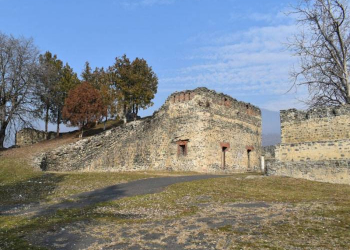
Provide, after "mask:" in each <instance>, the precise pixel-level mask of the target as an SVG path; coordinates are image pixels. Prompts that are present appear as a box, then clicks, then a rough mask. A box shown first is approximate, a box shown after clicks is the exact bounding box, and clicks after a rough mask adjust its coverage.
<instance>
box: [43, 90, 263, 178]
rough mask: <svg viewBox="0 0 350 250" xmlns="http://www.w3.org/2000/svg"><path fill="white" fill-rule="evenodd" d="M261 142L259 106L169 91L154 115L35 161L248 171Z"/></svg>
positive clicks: (53, 166)
mask: <svg viewBox="0 0 350 250" xmlns="http://www.w3.org/2000/svg"><path fill="white" fill-rule="evenodd" d="M260 147H261V112H260V110H259V109H258V108H256V107H254V106H252V105H250V104H246V103H243V102H239V101H237V100H235V99H233V98H231V97H229V96H227V95H223V94H217V93H216V92H214V91H210V90H208V89H206V88H198V89H195V90H193V91H185V92H180V93H174V94H172V95H171V96H170V97H169V98H168V99H167V101H166V102H165V104H164V105H163V106H162V107H161V108H160V110H159V111H157V112H155V114H154V115H153V116H152V117H149V118H146V119H142V120H139V121H135V122H131V123H128V124H126V125H123V126H121V127H118V128H114V129H112V130H110V131H107V132H105V133H102V134H100V135H97V136H93V137H90V138H87V139H83V140H81V141H79V142H77V143H74V144H70V145H67V146H64V147H61V148H58V149H56V150H54V151H51V152H48V153H45V154H43V155H41V156H39V157H38V158H37V160H36V164H37V165H40V166H41V168H42V169H46V170H56V171H69V170H82V171H88V170H108V171H137V170H176V171H198V172H223V171H224V172H233V171H247V170H257V169H259V165H260V161H259V157H260V153H261V151H260ZM223 148H224V149H225V153H224V154H225V166H223V164H222V157H223ZM248 152H249V157H248Z"/></svg>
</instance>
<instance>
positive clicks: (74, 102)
mask: <svg viewBox="0 0 350 250" xmlns="http://www.w3.org/2000/svg"><path fill="white" fill-rule="evenodd" d="M106 113H107V108H106V106H105V105H104V103H103V100H102V97H101V94H100V93H99V91H98V90H97V89H95V88H94V87H93V86H92V85H91V84H89V83H88V82H83V83H81V84H79V85H78V86H77V87H75V88H74V89H72V90H71V91H69V94H68V97H67V98H66V100H65V105H64V108H63V113H62V115H63V118H64V120H65V124H67V125H68V126H77V127H79V129H80V130H81V135H80V137H83V133H84V129H85V128H88V127H89V126H91V125H93V124H94V123H96V121H99V120H101V119H102V117H104V116H106V115H107V114H106Z"/></svg>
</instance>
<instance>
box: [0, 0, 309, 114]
mask: <svg viewBox="0 0 350 250" xmlns="http://www.w3.org/2000/svg"><path fill="white" fill-rule="evenodd" d="M296 1H297V0H294V1H292V0H290V1H288V0H286V1H280V0H264V1H261V0H260V1H258V0H245V1H238V0H100V1H97V0H31V1H28V0H0V8H1V15H0V32H3V33H5V34H8V35H9V34H12V35H14V36H15V37H18V36H24V37H27V38H29V37H32V38H33V39H34V43H35V44H36V45H37V47H38V48H39V50H40V52H41V53H44V52H45V51H50V52H52V53H53V54H56V55H57V56H58V58H59V59H61V60H62V61H63V62H68V63H69V65H70V66H71V67H73V69H74V70H75V72H77V73H78V75H80V73H81V71H82V69H83V67H84V63H85V62H86V61H89V62H90V65H91V66H92V67H105V68H106V67H108V66H110V65H112V64H113V62H114V60H115V57H117V56H122V55H123V54H126V55H127V56H128V57H129V58H130V59H134V58H136V57H139V58H144V59H145V60H146V61H147V62H148V64H149V65H150V66H152V68H153V70H154V72H155V73H156V74H157V76H158V78H159V84H158V92H157V94H156V97H155V99H154V100H153V101H154V106H153V107H151V108H149V109H147V110H146V111H143V112H141V115H151V114H152V113H153V111H155V110H156V109H158V108H159V107H160V106H161V105H162V104H163V103H164V101H165V100H166V98H167V97H168V96H169V95H170V94H171V93H172V92H174V91H181V90H186V89H194V88H196V87H207V88H209V89H214V90H216V91H217V92H223V93H225V94H228V95H230V96H232V97H234V98H236V99H238V100H241V101H245V102H249V103H252V104H254V105H257V106H258V107H260V108H263V109H268V110H272V111H279V110H281V109H288V108H303V104H302V102H300V99H303V98H305V97H306V92H305V90H303V89H300V88H298V89H295V88H292V90H291V91H290V92H288V90H289V89H290V88H291V86H292V81H291V79H290V74H289V72H290V71H291V69H292V67H293V66H294V67H295V66H296V65H297V58H295V57H293V56H292V53H291V52H290V51H288V49H287V45H286V44H287V42H288V40H287V39H288V37H289V38H290V37H291V36H292V35H293V34H294V33H296V32H297V31H298V27H297V26H296V24H295V20H294V19H293V18H292V17H291V16H287V15H285V13H286V12H288V10H289V9H290V7H289V6H290V4H295V3H296Z"/></svg>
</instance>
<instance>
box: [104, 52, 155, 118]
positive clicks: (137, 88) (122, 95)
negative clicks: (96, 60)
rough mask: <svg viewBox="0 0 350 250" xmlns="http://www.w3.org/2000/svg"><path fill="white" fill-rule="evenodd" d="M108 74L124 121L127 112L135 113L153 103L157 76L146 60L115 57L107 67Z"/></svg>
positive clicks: (124, 56)
mask: <svg viewBox="0 0 350 250" xmlns="http://www.w3.org/2000/svg"><path fill="white" fill-rule="evenodd" d="M109 74H110V78H111V80H112V82H113V86H114V87H115V89H116V93H117V95H116V96H117V100H118V109H119V110H120V113H121V115H122V116H123V118H124V122H126V116H127V114H128V113H133V114H134V115H137V113H138V111H139V109H140V108H142V109H146V108H148V107H150V106H152V105H153V103H152V99H153V98H154V95H155V94H156V93H157V87H158V78H157V76H156V74H155V73H154V72H153V70H152V67H150V66H148V64H147V62H146V60H144V59H139V58H136V59H135V60H134V61H133V62H130V60H129V58H127V57H126V55H123V56H122V57H121V58H118V57H117V58H116V61H115V64H114V65H113V66H112V67H110V68H109Z"/></svg>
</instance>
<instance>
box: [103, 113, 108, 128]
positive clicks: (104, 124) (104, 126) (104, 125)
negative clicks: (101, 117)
mask: <svg viewBox="0 0 350 250" xmlns="http://www.w3.org/2000/svg"><path fill="white" fill-rule="evenodd" d="M106 123H107V116H106V119H105V122H104V123H103V130H106Z"/></svg>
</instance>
